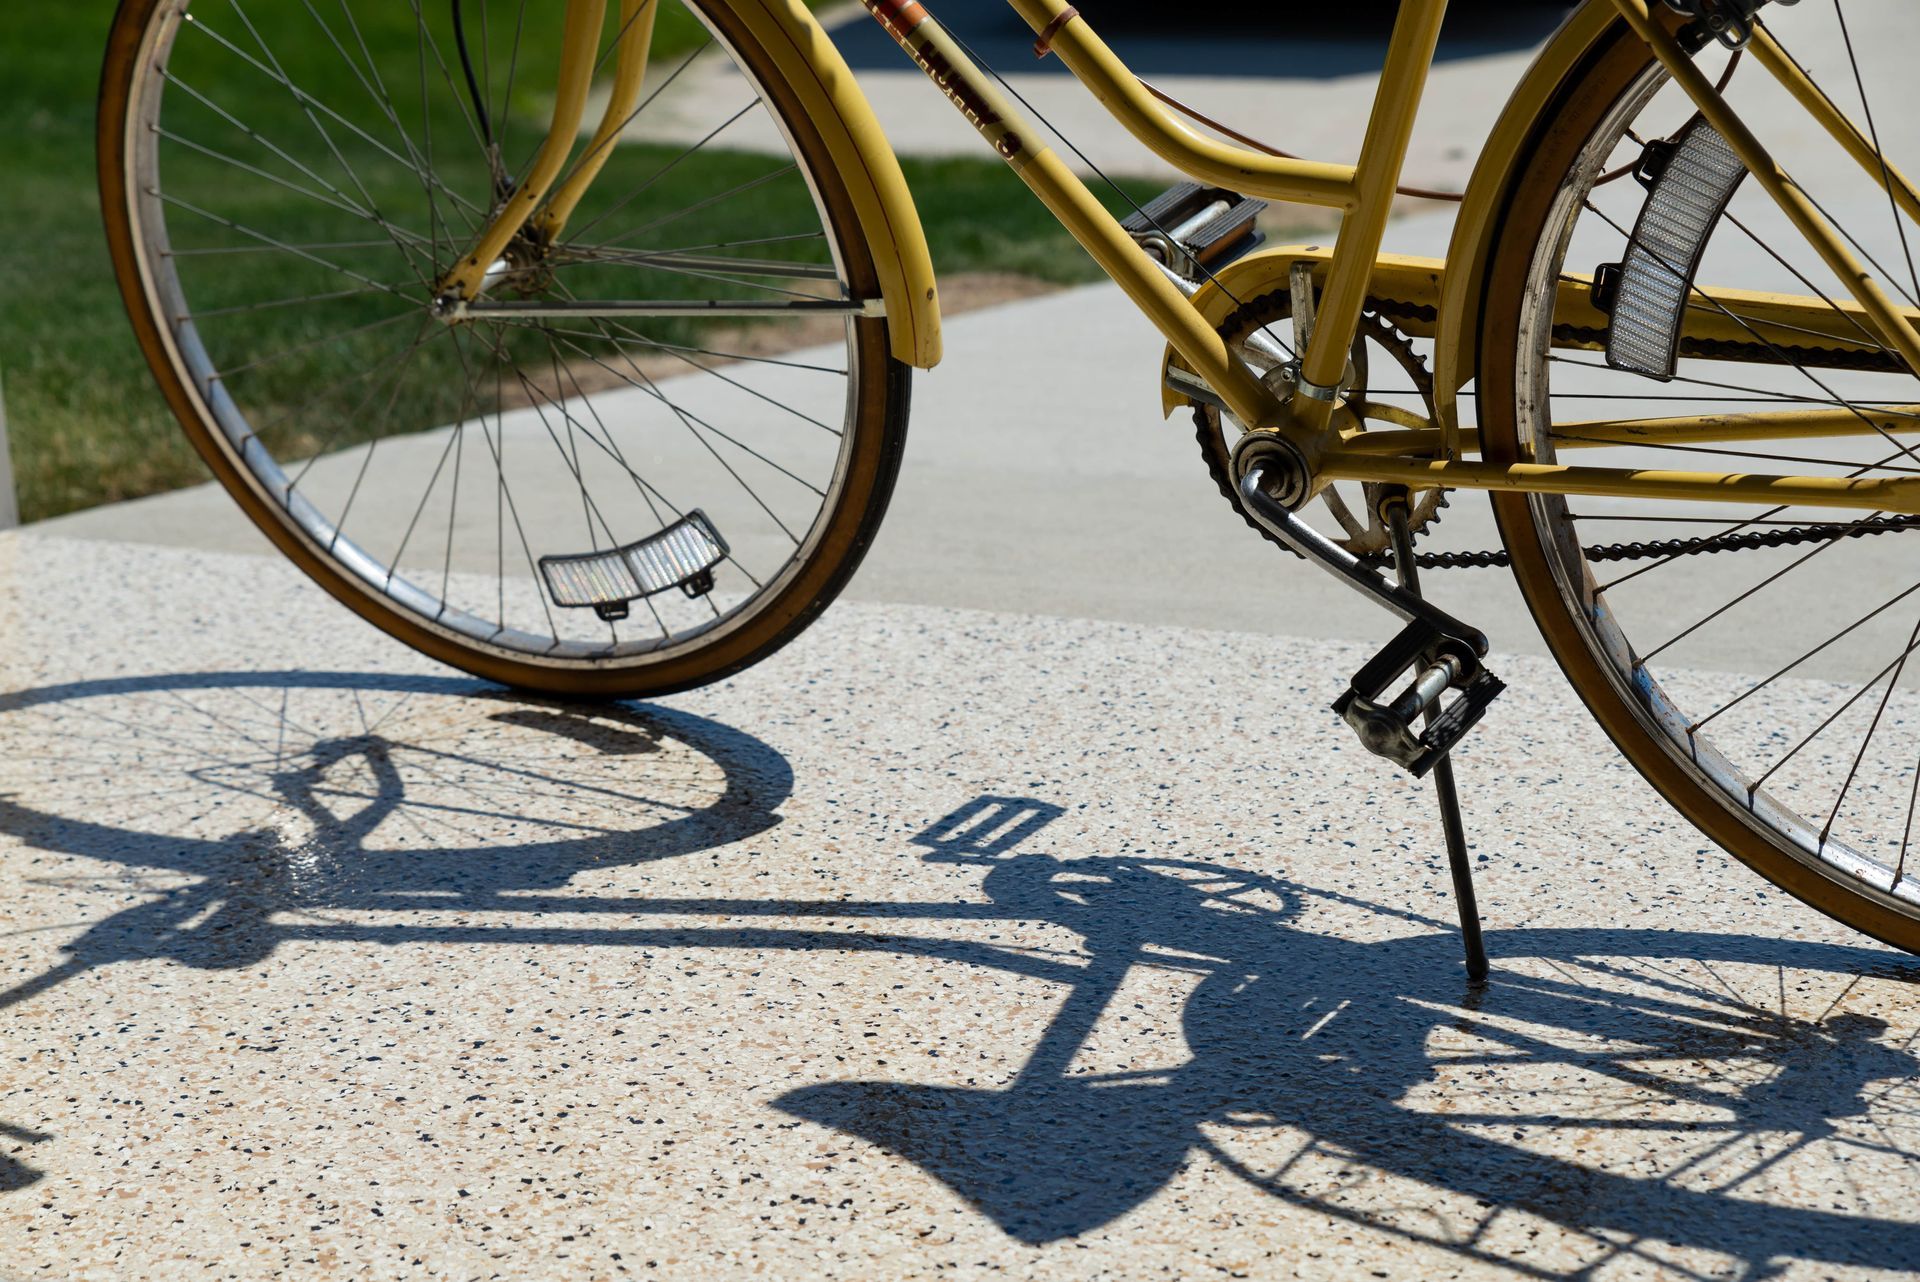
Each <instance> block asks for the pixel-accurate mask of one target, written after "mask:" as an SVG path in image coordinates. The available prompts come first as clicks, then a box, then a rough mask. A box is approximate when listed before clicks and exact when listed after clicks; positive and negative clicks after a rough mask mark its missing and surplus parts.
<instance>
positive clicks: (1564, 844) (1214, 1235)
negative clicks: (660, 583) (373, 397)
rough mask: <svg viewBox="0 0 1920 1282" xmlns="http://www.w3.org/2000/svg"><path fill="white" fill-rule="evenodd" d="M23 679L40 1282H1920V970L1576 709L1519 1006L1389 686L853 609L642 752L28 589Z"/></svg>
mask: <svg viewBox="0 0 1920 1282" xmlns="http://www.w3.org/2000/svg"><path fill="white" fill-rule="evenodd" d="M0 637H4V638H5V641H4V649H3V650H0V690H5V691H7V692H8V693H6V694H5V695H4V696H0V757H4V760H0V904H4V908H0V929H3V930H4V931H5V932H6V934H7V939H8V943H9V945H10V948H9V952H8V955H7V957H6V960H5V962H4V971H0V991H3V992H4V996H0V1002H3V1003H5V1005H6V1007H7V1009H6V1011H5V1015H4V1017H3V1018H4V1020H5V1023H4V1024H3V1025H0V1029H3V1030H4V1031H3V1032H0V1051H3V1052H4V1054H3V1055H0V1190H4V1191H0V1276H5V1277H19V1278H26V1277H60V1278H95V1277H98V1278H136V1277H153V1278H184V1277H196V1278H198V1277H282V1276H284V1277H298V1278H335V1277H361V1276H365V1277H403V1276H404V1277H411V1276H420V1277H428V1276H434V1277H440V1276H444V1277H457V1278H494V1277H501V1278H543V1279H544V1278H558V1277H673V1278H725V1277H733V1276H746V1275H753V1276H765V1277H771V1278H816V1277H817V1278H829V1277H831V1278H849V1279H853V1278H858V1279H871V1278H907V1277H921V1276H931V1275H936V1274H945V1275H949V1276H956V1277H973V1276H984V1275H987V1274H989V1273H991V1272H994V1271H1004V1272H1005V1273H1007V1274H1010V1275H1012V1276H1022V1277H1038V1278H1072V1279H1081V1278H1108V1277H1112V1278H1121V1277H1126V1278H1163V1277H1166V1278H1204V1277H1213V1276H1226V1277H1252V1278H1288V1277H1304V1278H1319V1277H1358V1278H1368V1277H1389V1278H1409V1279H1432V1278H1446V1277H1456V1276H1473V1277H1496V1276H1499V1277H1504V1276H1533V1277H1540V1276H1546V1277H1570V1276H1581V1277H1594V1278H1603V1279H1613V1278H1629V1277H1653V1276H1714V1277H1721V1276H1724V1277H1743V1278H1752V1277H1759V1276H1767V1277H1775V1276H1780V1277H1793V1278H1801V1277H1804V1278H1815V1277H1833V1276H1846V1277H1860V1276H1890V1275H1895V1274H1899V1273H1901V1271H1902V1270H1906V1269H1911V1268H1914V1267H1915V1266H1916V1264H1920V1198H1917V1197H1916V1196H1915V1195H1916V1192H1920V1162H1917V1161H1916V1157H1920V1124H1916V1107H1917V1106H1920V1086H1917V1085H1916V1081H1915V1076H1914V1074H1915V1070H1916V1068H1917V1067H1920V1058H1916V1053H1915V1052H1916V1040H1915V1039H1916V1033H1917V1032H1920V996H1917V994H1916V989H1915V987H1914V985H1915V981H1916V980H1920V963H1915V962H1913V961H1911V960H1908V959H1906V958H1904V957H1902V956H1901V955H1898V954H1895V953H1892V952H1890V951H1887V950H1885V949H1883V948H1880V947H1878V946H1875V945H1872V944H1870V943H1867V942H1865V941H1863V940H1861V939H1859V938H1857V937H1854V936H1852V935H1850V934H1849V933H1847V932H1846V931H1845V930H1843V929H1841V928H1839V927H1837V926H1834V925H1831V924H1829V923H1827V922H1826V921H1824V920H1823V919H1821V918H1819V917H1817V916H1815V915H1814V914H1812V913H1811V912H1809V911H1807V910H1805V909H1803V908H1800V907H1799V906H1797V905H1796V904H1794V903H1792V902H1791V901H1788V900H1786V899H1785V898H1784V897H1783V896H1781V895H1780V894H1779V893H1778V892H1775V891H1773V890H1771V889H1770V888H1768V887H1767V886H1765V885H1764V884H1763V883H1761V882H1759V881H1758V880H1757V879H1755V878H1754V877H1752V876H1751V875H1749V874H1747V873H1746V872H1744V871H1743V870H1741V869H1739V868H1738V867H1733V866H1729V863H1728V861H1727V860H1726V859H1724V858H1723V857H1721V856H1720V855H1719V854H1718V853H1717V852H1715V851H1713V850H1709V849H1703V843H1702V842H1701V841H1700V840H1699V839H1698V838H1696V837H1695V836H1694V834H1693V833H1692V832H1691V831H1690V830H1689V829H1688V828H1686V827H1685V826H1684V825H1683V824H1681V823H1680V822H1679V821H1677V820H1676V819H1674V818H1673V817H1672V816H1671V815H1670V814H1668V813H1667V812H1665V811H1664V810H1663V809H1662V808H1661V807H1660V806H1659V805H1658V804H1657V803H1656V800H1655V798H1654V797H1653V795H1652V794H1651V792H1650V791H1649V790H1648V789H1647V788H1646V787H1645V786H1644V785H1643V784H1642V783H1641V782H1640V781H1639V779H1638V777H1637V776H1635V775H1634V774H1633V773H1632V772H1631V771H1630V770H1629V769H1628V768H1626V767H1625V766H1624V765H1622V764H1621V763H1620V762H1619V761H1618V760H1617V758H1616V757H1615V756H1614V755H1613V754H1612V753H1611V751H1610V750H1609V749H1608V748H1607V747H1606V745H1605V744H1604V743H1603V741H1602V740H1601V738H1600V736H1599V734H1598V733H1597V731H1595V730H1594V729H1593V728H1592V727H1591V726H1590V725H1589V724H1588V723H1587V722H1586V721H1585V720H1584V719H1583V718H1582V717H1581V716H1580V715H1578V714H1577V712H1576V709H1575V707H1574V704H1573V701H1572V698H1571V696H1570V694H1569V693H1568V692H1567V691H1566V690H1565V689H1564V687H1563V686H1562V684H1561V683H1560V681H1559V678H1558V677H1557V676H1556V675H1554V674H1553V672H1552V671H1551V669H1550V668H1549V667H1548V666H1547V665H1546V664H1545V663H1544V662H1542V661H1538V660H1531V659H1526V658H1514V659H1509V660H1507V661H1506V662H1505V664H1504V666H1503V671H1504V673H1505V675H1507V676H1508V677H1509V678H1510V679H1512V681H1513V686H1514V689H1513V691H1512V693H1511V694H1510V695H1509V696H1508V697H1507V698H1506V699H1504V700H1503V701H1502V703H1501V704H1500V705H1499V707H1498V708H1497V709H1496V712H1495V714H1494V715H1493V716H1492V717H1491V718H1490V721H1489V724H1488V726H1487V727H1486V729H1485V730H1484V731H1483V732H1481V733H1479V734H1478V735H1477V736H1476V737H1475V739H1474V740H1473V741H1472V743H1471V746H1470V748H1469V749H1468V750H1467V752H1466V753H1465V755H1464V757H1463V759H1462V762H1461V773H1462V777H1463V780H1464V783H1465V785H1466V787H1467V789H1468V792H1469V794H1470V795H1471V796H1472V797H1473V798H1474V799H1475V800H1474V805H1473V812H1472V814H1471V815H1470V820H1469V822H1470V825H1471V827H1472V830H1473V832H1474V833H1475V835H1476V846H1477V850H1478V858H1479V859H1480V860H1481V863H1480V873H1481V888H1482V892H1483V896H1484V908H1485V911H1486V916H1487V919H1488V922H1489V925H1490V927H1491V930H1490V935H1489V940H1490V944H1491V947H1492V949H1493V952H1494V954H1495V957H1496V963H1495V974H1494V983H1493V984H1492V985H1491V986H1490V987H1488V988H1487V989H1486V990H1485V991H1484V992H1480V993H1474V992H1471V991H1470V990H1469V989H1468V988H1467V987H1466V986H1465V984H1464V983H1463V981H1462V978H1461V974H1460V969H1459V964H1458V948H1457V942H1456V938H1455V936H1454V934H1453V933H1452V929H1451V927H1450V926H1449V925H1448V922H1447V919H1448V917H1449V916H1450V912H1451V909H1450V907H1449V905H1448V902H1447V900H1446V899H1445V897H1444V894H1443V891H1444V886H1445V883H1446V877H1445V872H1444V866H1443V863H1442V861H1441V858H1440V854H1439V849H1440V847H1439V835H1438V833H1437V831H1436V827H1435V824H1434V823H1433V820H1432V814H1431V810H1430V807H1429V806H1428V804H1427V801H1426V797H1425V795H1424V792H1423V791H1422V790H1421V789H1420V788H1418V787H1417V786H1415V785H1413V784H1411V783H1409V782H1407V781H1405V780H1403V779H1401V778H1400V777H1398V776H1396V775H1394V774H1392V773H1390V772H1389V771H1388V770H1386V769H1385V768H1383V767H1381V766H1379V765H1377V764H1376V763H1375V762H1373V761H1372V760H1371V759H1369V758H1366V757H1364V756H1363V755H1362V754H1360V753H1359V752H1358V751H1357V750H1356V749H1355V748H1354V746H1353V745H1352V744H1351V743H1350V742H1349V741H1348V739H1347V737H1346V733H1345V731H1344V730H1343V729H1341V728H1340V727H1338V726H1337V725H1336V724H1335V723H1334V722H1333V720H1332V718H1331V717H1330V716H1328V715H1327V714H1325V713H1324V712H1323V711H1321V709H1322V708H1323V706H1324V704H1325V702H1326V699H1327V698H1328V696H1329V695H1330V694H1331V693H1332V690H1333V685H1334V682H1335V681H1336V680H1337V679H1338V675H1339V674H1343V673H1345V672H1347V671H1349V670H1350V669H1351V668H1352V667H1353V666H1355V665H1356V664H1357V663H1358V661H1359V660H1360V658H1361V657H1363V656H1362V653H1361V650H1360V648H1358V647H1355V646H1351V645H1346V644H1342V643H1338V642H1326V641H1316V642H1310V643H1309V642H1302V643H1289V642H1283V641H1277V640H1276V639H1274V638H1272V637H1268V636H1252V635H1245V634H1232V633H1209V632H1202V631H1196V630H1187V629H1175V628H1154V627H1144V626H1132V625H1125V624H1116V623H1100V622H1087V621H1074V620H1061V619H1035V618H1027V617H1019V616H1011V615H990V614H984V613H974V612H960V611H949V610H941V609H937V608H931V607H920V606H914V607H902V606H886V605H875V604H867V603H853V604H850V605H845V606H842V607H839V608H836V610H834V611H833V612H831V613H830V614H829V615H828V616H827V618H826V620H825V621H824V622H823V623H822V624H820V625H819V626H817V627H816V628H815V629H814V630H813V631H812V632H811V633H809V634H808V635H807V636H806V637H804V638H803V639H802V640H801V641H800V642H799V643H797V644H796V645H795V646H793V647H791V648H790V649H788V650H787V651H785V652H783V653H782V654H781V655H779V656H777V657H776V658H775V659H774V660H772V661H770V662H768V663H766V664H764V665H762V666H761V667H760V668H758V669H755V670H754V671H751V672H749V673H747V674H745V675H743V676H742V677H740V678H738V679H736V680H734V681H732V682H730V683H728V684H726V685H724V686H721V687H718V688H715V689H710V690H706V691H700V692H697V693H694V694H689V695H684V696H679V697H676V698H673V699H670V700H666V701H664V702H663V703H659V704H649V705H633V706H626V707H618V708H606V709H601V710H597V711H584V710H581V709H577V708H566V707H560V706H550V705H545V704H541V703H539V702H535V701H528V700H524V699H518V698H514V697H511V696H508V695H505V694H503V693H501V692H499V691H494V690H490V689H488V688H486V687H484V686H482V685H480V684H478V683H475V682H471V681H467V680H464V679H460V678H457V677H453V676H449V675H448V674H446V673H445V672H443V671H439V670H435V669H433V668H432V667H430V666H429V665H426V664H425V663H424V662H422V661H420V660H417V659H415V658H414V657H412V656H411V655H410V654H408V653H406V652H404V651H401V650H399V649H397V648H395V647H394V646H393V645H391V644H390V643H388V642H387V641H385V639H384V638H381V637H379V636H378V635H377V634H375V633H373V632H371V631H370V630H369V629H367V628H365V627H364V626H362V625H360V624H358V623H357V622H354V621H352V620H350V619H349V618H348V617H347V616H345V615H344V613H342V612H341V611H339V610H338V609H337V608H335V607H333V606H332V605H331V604H329V603H328V602H326V601H325V600H323V599H322V598H321V597H320V596H319V594H318V593H317V592H316V591H315V590H313V589H311V588H309V587H306V586H305V585H304V584H303V583H301V582H300V581H299V580H297V579H296V578H295V577H294V576H293V575H292V573H291V572H290V571H288V570H287V569H285V568H284V567H282V566H280V565H279V564H277V563H276V562H273V561H271V560H266V559H263V558H258V557H221V556H216V555H210V554H206V553H199V552H183V551H178V550H169V549H160V548H136V547H129V546H120V545H115V544H112V543H103V542H79V541H71V542H69V541H62V540H58V539H52V538H47V537H44V536H34V535H14V536H0Z"/></svg>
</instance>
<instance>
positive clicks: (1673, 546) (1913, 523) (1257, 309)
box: [1194, 290, 1920, 570]
mask: <svg viewBox="0 0 1920 1282" xmlns="http://www.w3.org/2000/svg"><path fill="white" fill-rule="evenodd" d="M1285 296H1286V291H1285V290H1276V291H1274V292H1273V293H1271V294H1266V295H1263V296H1261V297H1259V298H1256V299H1253V300H1252V301H1251V302H1248V303H1246V304H1244V305H1243V306H1241V307H1239V308H1236V309H1235V310H1234V311H1233V312H1231V313H1229V314H1228V315H1227V317H1226V319H1225V320H1224V321H1223V322H1222V323H1221V326H1220V331H1221V333H1222V334H1223V335H1234V334H1236V333H1238V332H1241V331H1243V330H1244V329H1246V328H1247V327H1249V326H1251V325H1252V324H1253V323H1254V322H1256V321H1257V320H1258V319H1259V316H1260V314H1261V313H1262V312H1263V311H1265V310H1267V309H1268V308H1270V307H1271V306H1272V305H1273V304H1274V302H1275V301H1276V300H1277V299H1279V300H1283V299H1284V298H1285ZM1366 306H1367V310H1368V311H1370V312H1372V313H1373V314H1374V315H1375V316H1376V317H1377V318H1378V319H1379V320H1380V321H1382V322H1383V323H1384V324H1385V325H1386V326H1388V327H1389V329H1390V330H1391V332H1392V334H1393V336H1394V337H1396V338H1399V339H1400V340H1401V341H1405V335H1404V334H1401V333H1400V332H1399V330H1398V329H1397V328H1396V327H1393V322H1394V321H1395V320H1411V321H1429V322H1430V321H1432V320H1434V319H1435V316H1436V313H1435V309H1434V308H1432V307H1428V306H1424V305H1421V304H1418V303H1403V302H1398V301H1396V300H1393V299H1385V298H1374V297H1371V296H1369V297H1368V299H1367V303H1366ZM1563 328H1564V329H1566V331H1567V332H1565V333H1562V329H1563ZM1554 336H1555V337H1556V338H1558V339H1560V340H1561V341H1563V342H1564V341H1569V340H1570V341H1574V342H1590V343H1592V344H1593V345H1594V346H1596V347H1598V346H1601V345H1603V344H1604V343H1605V340H1606V336H1605V334H1604V333H1602V332H1600V331H1574V330H1572V329H1571V327H1556V329H1555V331H1554ZM1682 346H1683V349H1684V348H1685V347H1686V344H1684V343H1683V345H1682ZM1699 346H1700V347H1702V348H1711V349H1712V350H1711V351H1705V350H1703V351H1700V352H1685V351H1684V350H1683V354H1686V355H1703V356H1704V355H1711V356H1719V357H1724V358H1733V357H1736V356H1746V357H1748V358H1749V359H1765V360H1767V362H1768V363H1773V362H1775V361H1778V359H1779V357H1780V356H1782V355H1784V356H1786V357H1787V358H1788V359H1789V360H1801V359H1802V358H1803V357H1804V358H1806V359H1808V360H1812V361H1816V362H1820V363H1825V364H1834V365H1840V366H1843V367H1846V368H1855V369H1878V368H1880V367H1881V366H1882V365H1883V364H1884V358H1882V359H1879V360H1876V359H1875V357H1876V356H1878V355H1879V354H1878V353H1875V354H1872V355H1867V354H1862V355H1860V356H1859V357H1857V358H1855V359H1844V358H1843V357H1851V356H1853V354H1852V353H1845V354H1843V353H1840V352H1836V351H1832V350H1830V349H1826V348H1801V347H1793V348H1787V349H1784V350H1782V351H1775V350H1774V349H1772V348H1763V347H1761V346H1760V345H1758V344H1743V343H1732V342H1727V341H1724V340H1722V341H1709V342H1705V343H1701V344H1699ZM1204 415H1205V407H1203V406H1195V407H1194V418H1195V422H1196V425H1197V426H1198V427H1199V428H1200V432H1201V439H1202V444H1203V445H1204V444H1205V439H1206V432H1207V430H1208V428H1209V427H1210V425H1209V424H1207V423H1205V422H1204ZM1208 461H1209V466H1210V468H1211V467H1212V458H1211V455H1209V460H1208ZM1214 480H1215V482H1216V483H1217V484H1218V485H1219V486H1220V492H1221V493H1222V494H1223V495H1225V496H1226V497H1227V498H1228V499H1229V500H1232V501H1233V502H1234V504H1235V506H1236V507H1237V506H1238V502H1239V500H1238V496H1237V495H1236V494H1235V493H1234V491H1233V489H1232V487H1231V486H1230V485H1229V484H1228V483H1227V482H1226V479H1225V478H1224V477H1222V476H1219V475H1216V476H1215V477H1214ZM1913 529H1920V516H1876V517H1868V518H1866V519H1864V520H1860V521H1855V522H1853V523H1851V524H1848V525H1833V524H1822V525H1789V526H1783V527H1781V528H1779V529H1770V530H1755V531H1752V532H1749V533H1744V534H1743V533H1738V532H1736V531H1727V532H1724V533H1721V534H1708V535H1703V536H1701V537H1700V538H1696V539H1646V540H1639V541H1636V542H1631V543H1603V544H1599V545H1596V546H1594V547H1584V546H1583V547H1582V548H1581V549H1580V554H1581V556H1582V557H1584V558H1585V559H1586V560H1588V561H1591V562H1594V563H1596V564H1598V563H1602V562H1614V561H1643V560H1651V559H1655V558H1658V559H1663V560H1672V559H1674V558H1676V557H1682V556H1711V555H1714V554H1716V553H1720V552H1738V551H1748V550H1752V549H1758V548H1781V547H1797V546H1800V545H1802V544H1806V543H1818V542H1822V541H1827V542H1831V541H1834V540H1837V539H1858V538H1865V537H1867V536H1868V535H1879V534H1893V533H1897V532H1899V531H1901V530H1913ZM1279 546H1281V547H1285V546H1286V545H1285V544H1280V545H1279ZM1287 550H1288V551H1292V549H1291V548H1288V549H1287ZM1295 555H1296V556H1297V555H1299V554H1298V553H1295ZM1360 561H1361V563H1362V564H1363V565H1366V566H1369V567H1370V568H1372V569H1376V570H1379V569H1391V568H1392V567H1393V557H1392V556H1391V555H1390V554H1388V553H1373V554H1370V555H1367V556H1362V557H1361V558H1360ZM1413 563H1414V565H1415V566H1416V567H1417V568H1419V569H1422V570H1463V569H1464V570H1484V569H1500V568H1505V567H1508V566H1511V565H1512V564H1513V557H1512V555H1511V554H1510V553H1509V552H1508V551H1507V550H1506V549H1505V548H1488V549H1485V550H1483V551H1478V552H1419V553H1415V555H1414V558H1413Z"/></svg>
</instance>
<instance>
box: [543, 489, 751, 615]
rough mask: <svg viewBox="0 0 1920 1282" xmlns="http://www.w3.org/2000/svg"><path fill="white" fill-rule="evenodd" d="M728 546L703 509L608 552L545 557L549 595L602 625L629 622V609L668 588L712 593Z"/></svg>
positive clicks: (560, 604)
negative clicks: (632, 603)
mask: <svg viewBox="0 0 1920 1282" xmlns="http://www.w3.org/2000/svg"><path fill="white" fill-rule="evenodd" d="M727 552H728V548H727V541H726V540H725V539H723V538H721V537H720V531H719V530H717V529H715V528H714V525H713V522H712V521H709V520H708V519H707V515H706V513H704V512H702V511H701V510H700V509H699V508H695V509H693V510H692V511H691V512H688V513H687V514H686V515H685V516H683V517H681V518H680V519H679V520H678V521H675V522H674V523H673V524H672V525H669V526H668V527H667V528H666V529H664V530H661V531H660V532H659V533H658V534H653V535H649V536H648V537H646V538H644V539H641V540H640V541H639V542H637V543H629V544H627V545H626V546H625V547H618V548H613V549H611V550H609V551H605V552H583V553H580V554H578V555H573V556H543V557H541V558H540V575H541V577H542V578H544V579H545V580H546V581H547V595H548V596H550V597H552V598H553V603H554V604H555V605H558V606H565V607H570V608H571V607H586V606H591V607H592V608H593V609H594V611H595V612H596V613H598V614H599V615H600V617H601V618H603V619H620V618H625V617H626V614H627V603H628V602H629V601H634V600H637V599H639V598H641V597H649V596H652V595H654V593H656V592H665V591H666V590H667V589H668V588H679V589H680V590H681V591H683V592H685V593H686V594H687V595H688V596H690V597H694V596H704V595H706V594H707V593H708V592H711V591H713V569H714V567H715V566H717V565H719V564H720V562H722V561H724V560H725V559H726V557H727Z"/></svg>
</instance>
